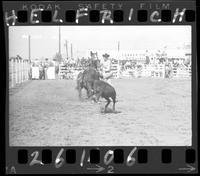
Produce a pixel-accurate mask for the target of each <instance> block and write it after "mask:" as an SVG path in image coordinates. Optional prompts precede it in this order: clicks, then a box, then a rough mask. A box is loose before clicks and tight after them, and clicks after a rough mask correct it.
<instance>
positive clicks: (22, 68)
mask: <svg viewBox="0 0 200 176" xmlns="http://www.w3.org/2000/svg"><path fill="white" fill-rule="evenodd" d="M30 69H31V64H30V61H29V60H28V59H22V58H20V57H11V58H10V59H9V88H13V87H15V86H17V85H18V84H21V83H22V82H24V81H27V80H29V77H30Z"/></svg>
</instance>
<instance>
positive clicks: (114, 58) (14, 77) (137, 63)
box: [9, 45, 192, 146]
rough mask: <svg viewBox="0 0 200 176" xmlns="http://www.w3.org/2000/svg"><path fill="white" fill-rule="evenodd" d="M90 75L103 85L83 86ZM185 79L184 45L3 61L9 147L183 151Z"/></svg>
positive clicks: (187, 100)
mask: <svg viewBox="0 0 200 176" xmlns="http://www.w3.org/2000/svg"><path fill="white" fill-rule="evenodd" d="M73 52H74V51H73ZM90 69H94V70H96V72H97V73H99V75H100V77H99V80H100V81H102V82H103V83H105V85H104V86H102V85H101V83H102V82H100V83H99V84H96V87H95V88H94V87H92V86H93V85H91V88H88V87H87V82H84V81H87V80H86V76H85V77H84V74H85V70H90ZM191 73H192V72H191V46H188V45H184V46H183V47H182V48H178V49H177V48H175V49H168V48H167V47H165V48H163V49H160V50H146V49H144V50H132V51H126V50H118V51H102V50H99V51H98V50H97V51H91V50H88V51H85V55H83V56H82V57H77V58H74V57H73V53H71V56H69V54H68V56H66V55H64V54H61V53H59V52H58V53H56V54H55V56H54V57H52V58H45V57H44V58H29V59H27V58H22V57H21V56H20V55H16V56H13V57H10V58H9V118H10V120H9V127H10V138H9V139H10V141H9V142H10V145H11V146H23V145H25V146H86V145H90V146H93V145H95V146H101V145H106V146H107V145H108V146H109V145H113V146H117V145H118V146H125V145H129V146H130V145H140V146H145V145H146V146H148V145H149V146H156V145H165V146H166V145H169V146H170V145H171V146H172V145H173V146H176V145H177V146H178V145H190V144H191V143H190V137H191V136H190V134H191V131H190V130H191V129H188V122H189V123H190V118H191V111H190V110H188V107H191ZM85 75H86V74H85ZM88 79H89V78H88ZM103 83H102V84H103ZM98 86H99V87H98ZM107 89H108V90H107ZM98 91H102V92H101V94H98V93H99V92H98ZM112 91H115V93H116V97H115V98H114V99H112V96H111V95H110V94H112V95H113V96H115V95H114V94H113V92H112ZM95 93H96V95H99V96H100V97H98V96H96V98H95ZM90 95H91V96H90ZM109 96H110V97H109ZM98 98H99V100H98ZM113 101H114V102H113ZM113 103H115V107H113ZM169 139H170V140H169Z"/></svg>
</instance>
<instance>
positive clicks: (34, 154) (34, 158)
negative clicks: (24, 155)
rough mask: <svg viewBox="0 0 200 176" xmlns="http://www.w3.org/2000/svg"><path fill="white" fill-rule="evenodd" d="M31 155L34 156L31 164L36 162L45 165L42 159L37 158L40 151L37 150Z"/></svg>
mask: <svg viewBox="0 0 200 176" xmlns="http://www.w3.org/2000/svg"><path fill="white" fill-rule="evenodd" d="M31 156H32V157H33V160H32V161H31V162H30V164H29V165H30V166H33V165H34V164H41V165H44V164H43V163H42V161H40V160H37V158H38V156H39V152H38V151H35V152H33V153H32V154H31Z"/></svg>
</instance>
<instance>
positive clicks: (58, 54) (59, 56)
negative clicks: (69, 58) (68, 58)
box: [53, 53, 63, 62]
mask: <svg viewBox="0 0 200 176" xmlns="http://www.w3.org/2000/svg"><path fill="white" fill-rule="evenodd" d="M53 60H54V61H57V62H62V61H63V58H62V55H61V54H60V53H56V54H55V56H54V57H53Z"/></svg>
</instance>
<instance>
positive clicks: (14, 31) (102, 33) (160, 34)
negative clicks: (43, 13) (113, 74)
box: [9, 25, 191, 59]
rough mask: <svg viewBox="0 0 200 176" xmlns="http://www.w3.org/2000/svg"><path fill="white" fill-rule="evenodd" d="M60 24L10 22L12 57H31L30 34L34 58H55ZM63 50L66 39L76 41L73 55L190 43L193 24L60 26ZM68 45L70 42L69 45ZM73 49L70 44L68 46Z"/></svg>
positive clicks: (10, 50) (71, 41)
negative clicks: (89, 51) (28, 24)
mask: <svg viewBox="0 0 200 176" xmlns="http://www.w3.org/2000/svg"><path fill="white" fill-rule="evenodd" d="M58 31H59V27H58V26H10V27H9V57H11V56H16V55H17V54H19V55H20V56H22V57H23V58H28V35H31V59H35V58H40V57H48V58H52V56H53V55H55V53H56V52H57V51H58ZM61 39H62V40H61V52H62V53H64V54H66V48H65V46H64V43H65V40H67V41H68V43H69V45H70V44H71V43H73V52H74V55H75V56H76V55H81V54H82V53H84V51H86V50H93V51H98V50H107V51H108V50H116V51H117V46H118V41H120V49H121V50H138V49H139V50H140V49H145V50H151V49H161V48H163V47H164V46H167V47H168V48H176V47H182V46H183V44H191V27H190V26H183V25H182V26H180V25H179V26H175V25H173V26H172V25H171V26H61ZM69 45H68V46H69ZM69 53H70V48H69Z"/></svg>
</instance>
